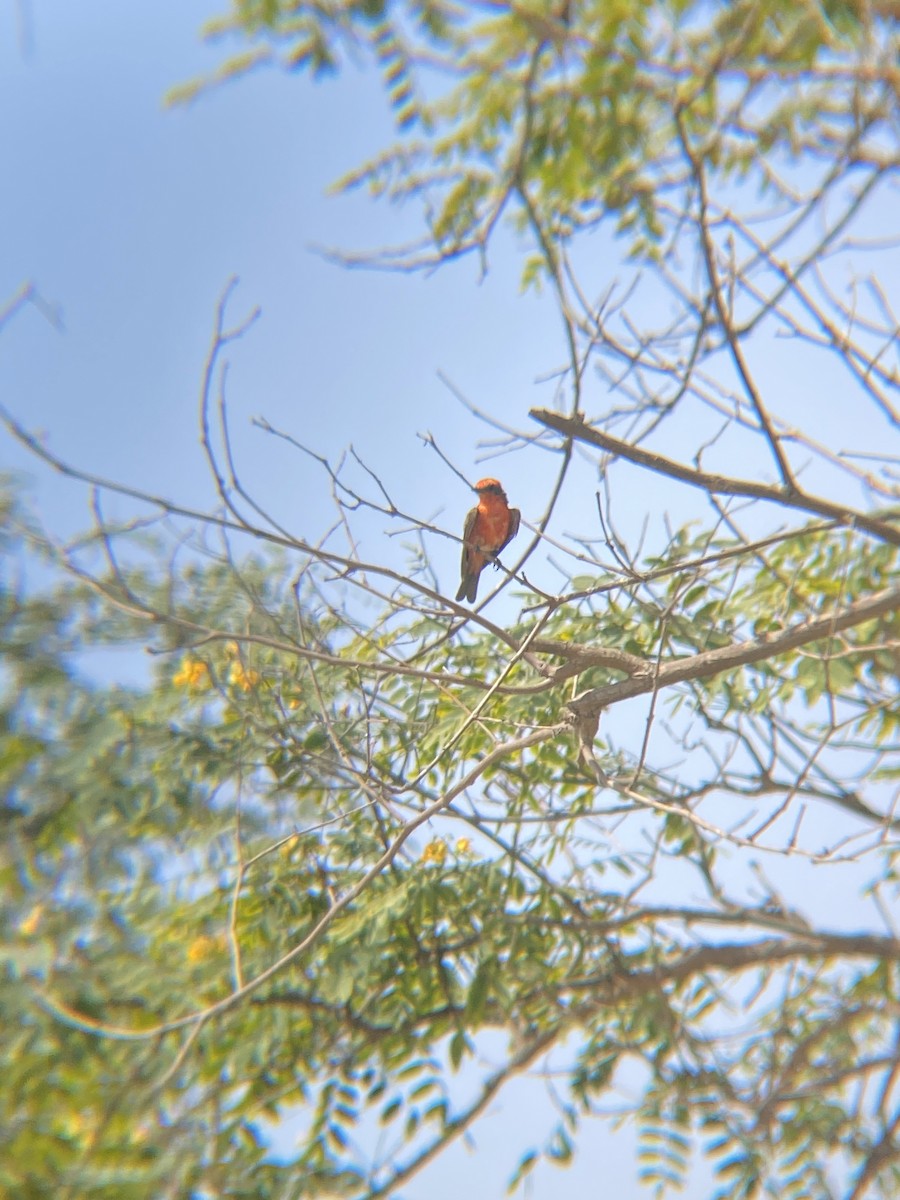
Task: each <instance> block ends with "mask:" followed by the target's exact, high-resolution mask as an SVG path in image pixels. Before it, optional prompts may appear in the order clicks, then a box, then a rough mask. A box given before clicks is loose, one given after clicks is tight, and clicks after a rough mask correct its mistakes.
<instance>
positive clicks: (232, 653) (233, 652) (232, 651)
mask: <svg viewBox="0 0 900 1200" xmlns="http://www.w3.org/2000/svg"><path fill="white" fill-rule="evenodd" d="M240 652H241V648H240V646H239V645H238V644H237V642H226V643H225V653H226V654H227V655H228V657H229V658H237V656H238V655H239V654H240Z"/></svg>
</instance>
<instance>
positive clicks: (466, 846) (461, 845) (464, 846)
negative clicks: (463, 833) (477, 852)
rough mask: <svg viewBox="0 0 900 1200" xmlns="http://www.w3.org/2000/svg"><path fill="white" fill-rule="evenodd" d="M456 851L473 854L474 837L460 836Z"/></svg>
mask: <svg viewBox="0 0 900 1200" xmlns="http://www.w3.org/2000/svg"><path fill="white" fill-rule="evenodd" d="M456 853H457V854H471V853H472V839H471V838H467V837H461V838H458V839H457V842H456Z"/></svg>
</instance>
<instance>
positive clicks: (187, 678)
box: [172, 658, 209, 691]
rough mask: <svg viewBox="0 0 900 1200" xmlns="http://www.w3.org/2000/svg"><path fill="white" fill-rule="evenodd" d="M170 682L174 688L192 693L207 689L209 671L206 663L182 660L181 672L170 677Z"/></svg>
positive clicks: (187, 659) (195, 660)
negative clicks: (184, 689) (187, 689)
mask: <svg viewBox="0 0 900 1200" xmlns="http://www.w3.org/2000/svg"><path fill="white" fill-rule="evenodd" d="M172 682H173V683H174V684H175V686H176V687H186V688H189V689H191V690H192V691H193V690H199V689H202V688H207V687H209V671H208V670H207V668H206V663H202V662H200V661H199V660H198V659H196V658H186V659H184V661H183V662H182V664H181V670H180V671H179V672H178V673H177V674H176V675H173V676H172Z"/></svg>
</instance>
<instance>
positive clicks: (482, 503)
mask: <svg viewBox="0 0 900 1200" xmlns="http://www.w3.org/2000/svg"><path fill="white" fill-rule="evenodd" d="M475 491H476V492H477V493H478V504H477V505H476V506H475V508H473V509H472V510H471V511H470V512H469V514H468V516H467V517H466V524H465V528H464V529H463V548H462V563H461V565H460V571H461V573H462V582H461V583H460V585H459V591H458V592H457V593H456V599H457V600H462V599H463V598H464V597H465V599H466V600H468V601H469V603H470V604H472V603H474V600H475V596H476V594H477V592H478V576H479V575H480V574H481V572H482V571H483V570H484V567H485V564H486V563H489V562H493V560H494V559H495V558H496V557H497V555H498V554H499V553H500V551H501V550H502V549H503V547H504V546H505V545H506V544H507V543H508V542H511V541H512V539H513V538H514V537H515V536H516V534H517V533H518V532H519V521H520V520H521V519H522V514H521V513H520V512H519V510H518V509H517V508H510V507H509V505H508V504H507V502H506V492H504V490H503V488H502V487H501V485H500V484H499V483H498V482H497V480H496V479H479V481H478V483H476V484H475Z"/></svg>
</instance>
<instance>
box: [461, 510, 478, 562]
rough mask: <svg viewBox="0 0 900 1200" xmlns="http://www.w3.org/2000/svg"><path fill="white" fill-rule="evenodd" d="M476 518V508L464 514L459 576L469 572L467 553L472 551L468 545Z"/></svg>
mask: <svg viewBox="0 0 900 1200" xmlns="http://www.w3.org/2000/svg"><path fill="white" fill-rule="evenodd" d="M477 516H478V506H477V505H476V506H475V507H474V508H470V509H469V511H468V512H467V513H466V523H465V525H464V526H463V544H462V555H461V556H460V560H459V569H460V572H461V574H463V575H467V574H468V572H469V553H470V552H471V551H472V550H473V549H474V547H473V546H471V545H470V544H469V538H470V537H471V536H472V530H473V529H474V528H475V518H476V517H477Z"/></svg>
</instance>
